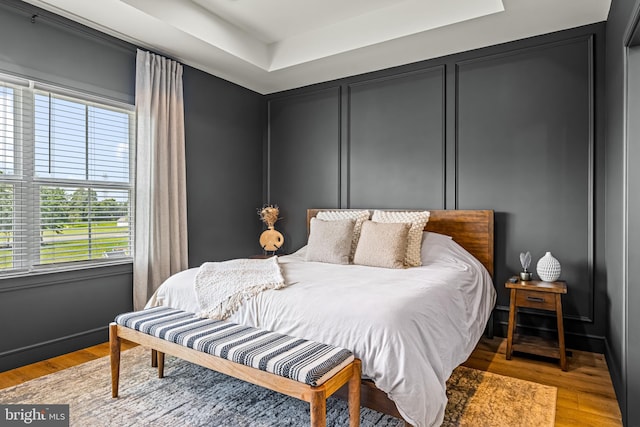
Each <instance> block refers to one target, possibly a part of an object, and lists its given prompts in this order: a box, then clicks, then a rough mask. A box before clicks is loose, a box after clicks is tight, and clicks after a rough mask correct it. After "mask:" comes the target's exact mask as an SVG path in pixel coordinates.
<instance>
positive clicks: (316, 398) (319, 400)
mask: <svg viewBox="0 0 640 427" xmlns="http://www.w3.org/2000/svg"><path fill="white" fill-rule="evenodd" d="M310 403H311V427H326V425H327V396H326V395H325V391H324V389H323V390H318V391H314V392H312V393H311V402H310Z"/></svg>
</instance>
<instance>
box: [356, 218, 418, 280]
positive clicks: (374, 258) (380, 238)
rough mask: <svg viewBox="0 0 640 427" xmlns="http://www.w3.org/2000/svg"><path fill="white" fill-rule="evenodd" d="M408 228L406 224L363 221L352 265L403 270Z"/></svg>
mask: <svg viewBox="0 0 640 427" xmlns="http://www.w3.org/2000/svg"><path fill="white" fill-rule="evenodd" d="M409 228H410V225H409V224H408V223H388V224H385V223H381V222H373V221H365V222H364V223H363V224H362V232H361V233H360V240H358V247H357V248H356V253H355V255H354V257H353V263H354V264H359V265H368V266H371V267H384V268H403V267H404V262H403V260H404V255H405V253H406V252H407V233H408V232H409Z"/></svg>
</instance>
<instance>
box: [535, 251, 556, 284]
mask: <svg viewBox="0 0 640 427" xmlns="http://www.w3.org/2000/svg"><path fill="white" fill-rule="evenodd" d="M536 271H537V272H538V276H540V279H541V280H543V281H545V282H555V281H556V280H558V278H559V277H560V262H558V260H557V259H555V258H554V257H553V255H551V252H547V253H546V254H544V256H543V257H542V258H540V259H539V260H538V264H537V265H536Z"/></svg>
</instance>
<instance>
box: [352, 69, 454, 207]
mask: <svg viewBox="0 0 640 427" xmlns="http://www.w3.org/2000/svg"><path fill="white" fill-rule="evenodd" d="M443 87H444V69H443V67H437V68H432V69H427V70H423V71H420V72H414V73H408V74H404V75H400V76H395V77H393V78H385V79H379V80H372V81H368V82H364V83H358V84H353V85H350V86H349V202H350V203H349V205H350V207H355V208H359V207H363V208H415V209H420V208H431V209H437V208H443V207H444V128H443V125H444V97H443V94H444V90H443Z"/></svg>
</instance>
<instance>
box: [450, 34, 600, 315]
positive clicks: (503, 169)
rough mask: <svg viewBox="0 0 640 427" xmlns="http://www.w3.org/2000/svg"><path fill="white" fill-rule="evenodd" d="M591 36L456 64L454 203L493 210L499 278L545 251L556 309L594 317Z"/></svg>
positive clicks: (503, 296)
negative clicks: (557, 282)
mask: <svg viewBox="0 0 640 427" xmlns="http://www.w3.org/2000/svg"><path fill="white" fill-rule="evenodd" d="M591 62H592V44H591V38H590V37H583V38H581V39H573V40H569V41H566V42H561V43H555V44H548V45H542V46H540V47H536V48H530V49H526V50H519V51H516V52H509V53H505V54H501V55H495V56H490V57H485V58H482V59H479V60H472V61H468V62H464V63H459V64H458V73H457V91H458V92H457V101H458V102H457V123H458V128H457V165H458V168H457V206H458V208H459V209H480V208H482V209H494V210H495V211H496V276H495V280H496V283H497V289H498V291H499V300H498V305H502V306H508V302H509V300H508V293H507V292H506V291H505V290H504V286H501V283H503V282H504V281H505V280H506V279H507V278H508V277H509V276H511V275H513V274H515V273H517V272H518V271H519V270H520V263H519V256H518V255H519V253H520V252H523V251H530V252H531V254H532V257H533V260H534V261H533V263H532V264H533V265H532V268H533V271H534V272H535V264H536V262H537V260H538V259H539V258H540V257H542V256H543V255H544V254H545V252H546V251H550V252H551V253H552V254H553V255H554V256H555V257H556V258H557V259H558V260H559V261H560V263H561V266H562V275H561V279H564V280H566V281H567V285H568V289H569V292H568V295H567V296H566V297H565V299H564V304H565V307H564V308H565V313H566V314H568V315H569V316H570V317H574V318H579V319H582V320H592V319H593V272H592V268H593V223H592V221H593V218H592V215H593V198H594V194H593V176H594V170H593V164H592V163H593V159H592V153H593V124H592V117H593V104H592V97H593V81H592V76H591V73H592V71H591V70H593V65H592V63H591Z"/></svg>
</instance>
